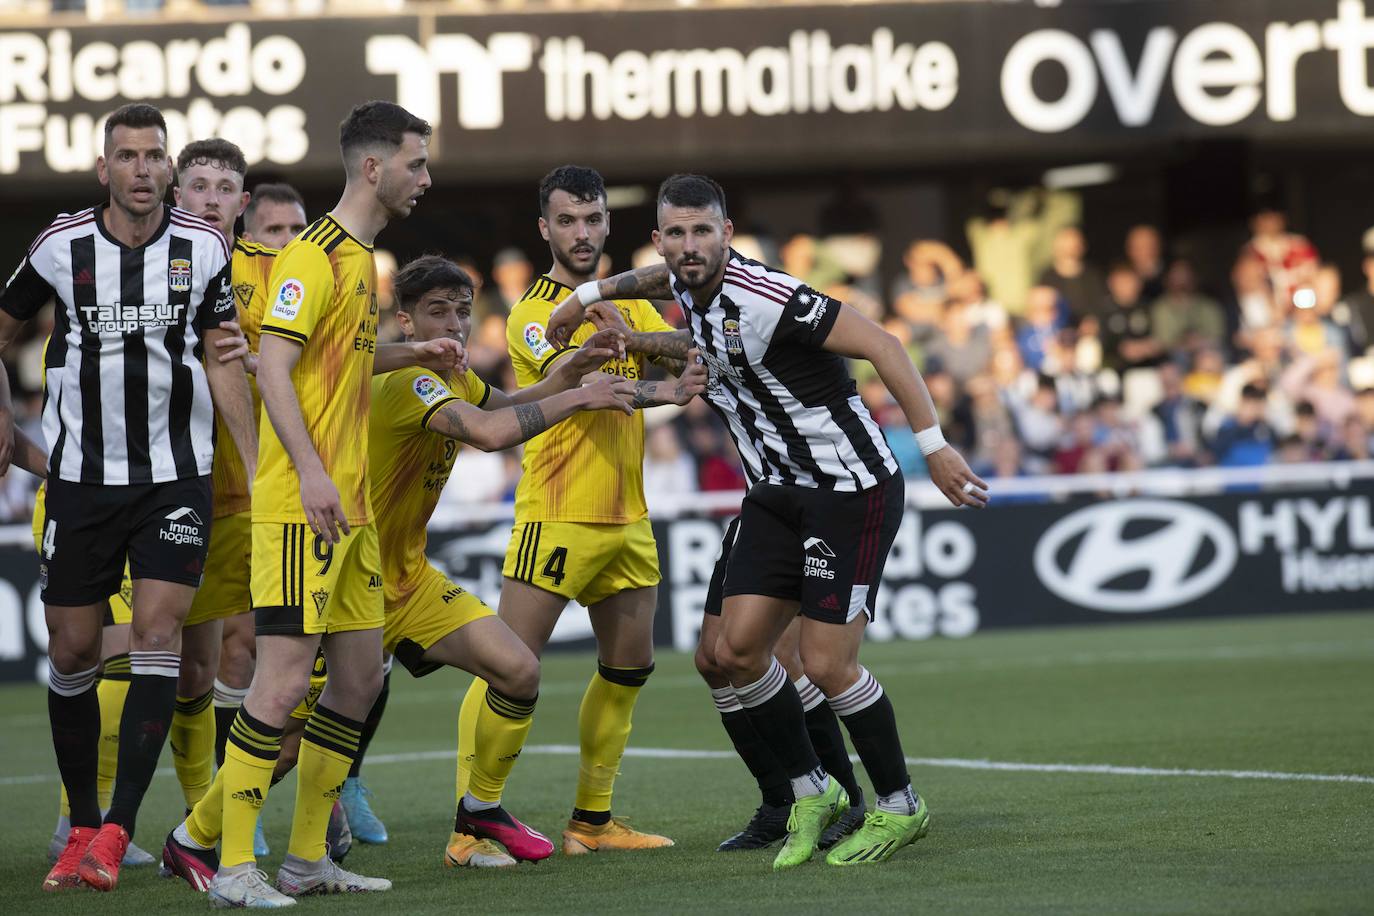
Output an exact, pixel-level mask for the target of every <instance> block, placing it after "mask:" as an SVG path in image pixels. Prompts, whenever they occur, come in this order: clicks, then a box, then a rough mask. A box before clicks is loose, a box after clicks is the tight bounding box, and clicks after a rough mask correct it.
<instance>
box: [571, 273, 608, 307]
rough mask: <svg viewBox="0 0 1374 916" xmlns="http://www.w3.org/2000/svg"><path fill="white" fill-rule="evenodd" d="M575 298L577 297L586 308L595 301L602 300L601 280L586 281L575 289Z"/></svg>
mask: <svg viewBox="0 0 1374 916" xmlns="http://www.w3.org/2000/svg"><path fill="white" fill-rule="evenodd" d="M573 298H574V299H576V300H577V301H578V303H579V304H581V306H582V308H584V309H585V308H586V307H587V306H589V305H591V304H592V303H594V302H600V301H601V298H602V297H601V281H600V280H588V281H587V282H586V283H583V284H582V285H581V286H579V287H578V288H577V289H575V290H573Z"/></svg>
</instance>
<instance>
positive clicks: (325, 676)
mask: <svg viewBox="0 0 1374 916" xmlns="http://www.w3.org/2000/svg"><path fill="white" fill-rule="evenodd" d="M328 680H329V672H328V670H327V669H326V668H325V665H324V647H323V646H321V647H320V648H319V650H318V651H316V652H315V666H314V667H313V668H311V669H310V687H309V688H308V689H307V690H306V691H305V699H303V700H301V702H300V704H299V705H298V706H297V707H296V708H295V709H293V710H291V718H293V719H308V718H310V715H311V713H313V712H314V711H315V704H316V703H318V702H319V701H320V694H322V693H324V685H325V683H326V682H327V681H328Z"/></svg>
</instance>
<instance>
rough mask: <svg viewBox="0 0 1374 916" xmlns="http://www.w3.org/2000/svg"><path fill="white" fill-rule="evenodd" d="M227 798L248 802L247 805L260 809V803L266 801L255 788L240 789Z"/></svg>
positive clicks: (260, 791)
mask: <svg viewBox="0 0 1374 916" xmlns="http://www.w3.org/2000/svg"><path fill="white" fill-rule="evenodd" d="M229 797H230V798H233V799H237V800H238V801H241V802H248V804H250V805H252V806H253V807H254V808H261V807H262V803H263V802H264V801H266V800H267V799H266V798H264V797H263V794H262V790H261V789H259V788H258V787H257V786H254V787H253V788H251V789H240V790H239V791H237V792H234V793H233V794H231V795H230V796H229Z"/></svg>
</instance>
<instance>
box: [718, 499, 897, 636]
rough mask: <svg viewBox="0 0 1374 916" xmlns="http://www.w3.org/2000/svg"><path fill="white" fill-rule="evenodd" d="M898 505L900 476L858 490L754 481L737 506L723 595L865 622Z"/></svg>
mask: <svg viewBox="0 0 1374 916" xmlns="http://www.w3.org/2000/svg"><path fill="white" fill-rule="evenodd" d="M905 503H906V487H905V484H904V483H903V481H902V477H901V475H900V474H897V475H894V476H892V477H889V478H888V479H887V480H884V481H883V482H882V483H879V484H878V485H877V486H874V487H870V488H869V489H867V490H861V491H859V492H857V493H839V492H836V491H834V490H818V489H812V488H808V487H784V486H775V485H773V484H757V485H755V486H754V488H753V489H751V490H750V491H749V495H748V496H746V497H745V498H744V505H743V506H742V507H741V509H740V525H739V534H738V536H737V537H736V538H735V542H734V547H733V549H732V550H731V552H730V560H729V563H728V565H727V567H726V571H725V587H724V590H723V594H724V595H725V597H727V598H728V597H730V596H732V595H766V596H768V597H770V598H786V599H789V600H793V601H798V602H800V603H801V613H802V614H803V615H804V616H806V617H810V618H812V619H813V620H820V621H824V622H826V623H841V624H842V623H848V622H849V621H851V620H853V619H854V618H856V617H857V616H859V614H861V613H863V614H867V615H868V619H869V620H872V619H873V608H874V607H875V605H876V602H877V600H878V586H879V584H880V583H881V582H882V574H883V563H884V562H885V561H886V560H887V552H888V550H890V549H891V548H892V542H893V541H894V540H895V539H896V537H897V529H898V527H900V526H901V524H902V510H903V508H904V507H905Z"/></svg>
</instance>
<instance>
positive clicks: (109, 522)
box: [0, 104, 257, 891]
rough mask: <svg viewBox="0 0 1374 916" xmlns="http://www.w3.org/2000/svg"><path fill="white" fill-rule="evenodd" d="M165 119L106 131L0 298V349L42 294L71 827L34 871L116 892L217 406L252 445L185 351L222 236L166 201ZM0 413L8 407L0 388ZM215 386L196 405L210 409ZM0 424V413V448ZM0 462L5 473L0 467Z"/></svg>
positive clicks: (231, 402)
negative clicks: (123, 589)
mask: <svg viewBox="0 0 1374 916" xmlns="http://www.w3.org/2000/svg"><path fill="white" fill-rule="evenodd" d="M166 138H167V127H166V123H165V121H164V120H163V118H162V114H161V112H159V111H158V110H157V109H156V108H154V107H153V106H151V105H144V104H132V105H126V106H124V107H123V108H120V109H118V110H117V111H115V112H114V113H113V114H111V115H110V116H109V118H108V119H107V120H106V123H105V148H104V152H103V155H101V156H100V158H99V159H98V160H97V165H96V171H97V175H98V177H99V178H100V181H101V183H102V184H105V185H107V186H108V187H109V189H110V199H109V202H108V203H106V204H101V205H99V206H96V207H92V208H90V209H88V210H83V211H81V212H80V213H76V214H73V215H69V216H63V217H59V218H58V219H57V220H56V221H55V222H54V223H53V224H52V225H51V226H49V227H48V228H47V229H46V230H44V232H43V233H42V234H41V235H39V237H38V239H37V240H36V241H35V242H34V245H33V247H31V248H30V249H29V251H28V253H27V255H26V256H25V258H24V260H23V261H22V262H21V263H20V266H19V269H18V270H17V271H16V272H15V273H14V275H13V277H12V278H11V280H10V282H9V284H8V286H7V287H6V289H5V291H4V293H3V294H2V295H0V350H3V349H4V348H5V347H7V346H8V345H9V344H10V342H12V341H13V340H14V338H15V335H16V334H17V332H18V331H19V329H20V327H21V326H22V323H23V322H25V321H27V320H28V319H30V318H32V317H33V315H34V314H35V313H36V312H37V311H38V309H39V308H41V307H42V306H43V305H44V304H45V303H46V302H47V301H48V300H49V299H50V298H52V297H54V296H56V298H57V300H58V307H57V314H56V330H55V331H54V333H53V338H52V341H51V343H50V345H49V347H48V349H47V355H46V357H45V367H46V382H45V384H46V387H47V395H46V398H45V400H44V433H45V438H46V439H47V441H49V442H51V443H52V446H51V455H50V458H49V463H48V471H49V473H48V487H47V498H46V506H45V511H46V518H45V524H44V529H43V538H42V541H41V547H42V558H41V559H42V567H41V570H40V579H41V583H42V586H43V601H44V604H45V606H46V615H47V621H48V628H49V633H50V638H49V644H48V654H49V664H50V681H51V683H50V689H49V693H48V712H49V718H50V720H51V722H52V731H53V744H54V748H55V750H56V752H57V761H58V768H59V770H60V771H61V773H62V782H63V784H64V785H65V787H66V790H67V797H68V800H69V804H70V808H71V824H72V829H71V831H70V833H69V834H68V837H67V847H66V849H65V850H64V851H63V853H62V856H61V857H59V859H58V861H57V863H56V864H55V865H54V866H53V868H52V870H51V871H50V872H49V874H48V876H47V878H46V879H45V881H44V888H45V889H48V890H58V889H61V888H64V887H72V886H75V885H76V884H77V883H80V882H84V883H85V884H87V885H89V886H91V887H94V888H96V889H99V890H106V891H108V890H113V889H114V887H115V886H116V884H117V883H118V879H119V865H120V862H121V860H122V859H123V858H124V854H125V852H126V850H127V849H128V845H129V841H130V837H131V836H132V834H133V832H134V828H135V822H136V818H137V814H138V808H139V805H140V803H141V802H142V799H143V795H144V793H145V792H146V791H147V787H148V783H149V782H150V780H151V779H152V775H153V770H154V769H155V768H156V766H157V759H158V756H159V754H160V753H161V751H162V745H163V743H164V740H165V737H166V734H167V730H168V727H169V725H170V722H171V718H172V710H173V707H174V705H175V699H176V683H177V674H178V669H179V666H180V658H179V655H178V651H179V649H180V640H181V624H182V621H183V620H184V619H185V617H186V614H187V611H188V610H189V608H190V605H191V601H192V599H193V597H194V595H195V589H196V586H197V585H199V583H200V572H201V570H202V568H203V567H204V562H205V554H206V542H207V540H208V535H209V523H208V522H207V521H206V520H207V519H208V518H209V517H210V471H211V464H212V461H213V449H212V441H213V433H212V429H213V423H214V415H215V413H216V412H219V413H220V414H222V415H223V416H224V418H225V421H226V425H227V426H228V428H229V430H230V432H231V434H232V438H233V441H234V444H235V445H236V446H237V447H238V448H239V450H240V451H241V452H245V453H249V454H253V455H256V453H257V442H256V435H255V432H254V429H253V425H252V404H251V399H250V396H249V392H248V382H247V378H246V376H245V374H244V369H243V365H242V363H241V362H239V361H237V360H234V361H231V362H228V363H224V362H220V361H218V360H214V359H212V360H210V361H209V362H207V363H206V364H205V365H204V366H202V365H201V362H200V357H201V355H202V353H203V352H204V350H205V348H206V347H207V346H210V347H211V352H215V349H214V348H213V346H212V345H213V344H214V343H215V342H216V341H217V340H220V339H223V338H224V337H226V336H228V335H229V333H230V332H228V331H225V330H223V329H221V328H220V327H219V323H220V322H221V321H222V320H224V319H225V318H228V317H232V312H233V290H232V289H231V287H230V282H229V248H228V244H227V243H226V242H225V240H224V237H223V236H222V235H221V234H220V233H219V231H218V230H216V229H215V227H214V226H212V225H210V224H209V223H207V222H205V221H204V220H202V219H199V218H198V217H195V216H192V215H191V214H189V213H186V212H185V211H182V210H179V209H176V208H173V207H169V206H167V205H166V204H164V203H163V198H164V197H165V195H166V191H167V186H168V185H169V184H170V182H171V178H172V174H171V162H170V159H169V157H168V155H167V139H166ZM5 388H6V390H4V391H3V392H0V413H3V414H5V415H9V414H10V411H11V408H10V399H9V392H8V390H7V386H5ZM212 398H213V403H212ZM11 426H12V424H11V423H9V422H4V423H0V440H3V445H2V446H0V455H7V453H8V451H9V448H8V444H9V441H10V439H11V438H12V432H11ZM0 470H3V467H0ZM126 558H127V561H128V564H129V568H130V574H131V576H132V580H133V581H132V597H133V601H132V607H133V610H132V624H133V626H132V630H131V633H130V640H129V642H130V651H129V661H130V679H129V691H128V695H127V698H126V700H125V704H124V711H123V716H122V719H121V724H120V741H119V756H118V765H117V772H116V778H115V785H114V792H113V796H112V798H111V805H110V810H109V813H108V814H107V815H106V816H105V817H104V819H103V823H102V818H101V815H100V806H99V799H98V794H97V769H98V748H97V745H98V743H99V738H100V709H99V701H98V699H97V696H96V692H95V690H94V689H93V687H94V683H95V679H96V673H97V670H98V662H99V659H100V655H101V647H100V639H101V624H102V619H101V618H102V613H103V610H104V607H105V602H106V599H107V598H108V597H109V596H110V595H111V594H112V593H113V592H115V591H116V589H117V588H118V586H119V582H120V578H121V576H122V574H123V568H124V564H125V561H126Z"/></svg>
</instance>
